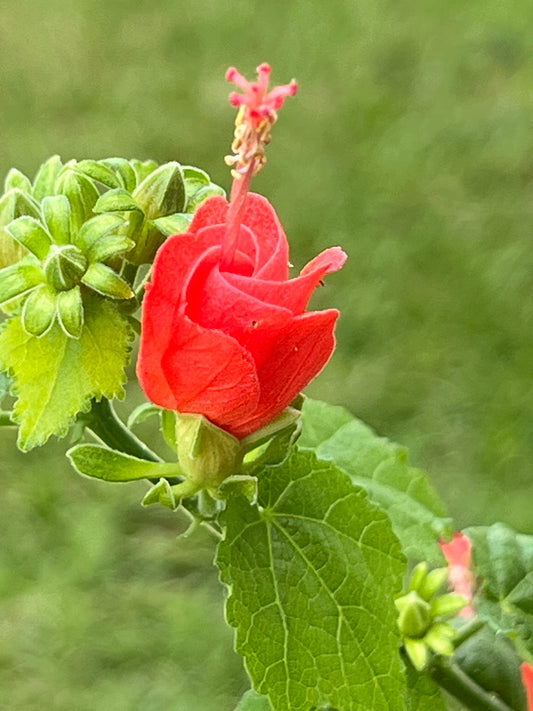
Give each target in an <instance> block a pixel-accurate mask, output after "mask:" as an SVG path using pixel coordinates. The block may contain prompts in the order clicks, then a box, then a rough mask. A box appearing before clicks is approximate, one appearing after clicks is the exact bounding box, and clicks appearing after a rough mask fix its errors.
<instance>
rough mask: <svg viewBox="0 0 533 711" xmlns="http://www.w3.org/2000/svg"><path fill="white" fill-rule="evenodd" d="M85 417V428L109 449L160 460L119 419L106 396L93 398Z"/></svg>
mask: <svg viewBox="0 0 533 711" xmlns="http://www.w3.org/2000/svg"><path fill="white" fill-rule="evenodd" d="M86 417H87V421H88V424H87V428H88V429H89V430H91V432H92V433H93V434H95V435H96V436H97V437H98V438H99V439H101V440H102V442H104V443H105V444H107V446H108V447H111V449H118V450H119V451H120V452H124V453H125V454H131V455H132V456H133V457H138V458H139V459H146V460H147V461H149V462H160V461H161V457H158V456H157V454H156V453H155V452H152V450H151V449H150V448H149V447H147V446H146V445H145V444H144V442H141V440H140V439H138V438H137V437H136V436H135V435H134V434H133V433H132V432H130V430H129V429H128V428H127V427H126V426H125V425H124V423H123V422H121V420H119V418H118V417H117V415H116V414H115V411H114V410H113V407H112V406H111V403H110V402H109V400H107V399H106V398H102V399H101V400H100V401H99V402H97V401H96V400H93V404H92V407H91V410H90V412H89V413H88V415H87V416H86Z"/></svg>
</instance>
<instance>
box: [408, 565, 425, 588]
mask: <svg viewBox="0 0 533 711" xmlns="http://www.w3.org/2000/svg"><path fill="white" fill-rule="evenodd" d="M427 574H428V564H427V563H426V562H425V561H423V562H422V563H418V565H416V566H415V567H414V568H413V572H412V573H411V578H410V580H409V590H415V591H417V592H418V590H420V586H421V585H422V583H423V582H424V580H425V579H426V575H427Z"/></svg>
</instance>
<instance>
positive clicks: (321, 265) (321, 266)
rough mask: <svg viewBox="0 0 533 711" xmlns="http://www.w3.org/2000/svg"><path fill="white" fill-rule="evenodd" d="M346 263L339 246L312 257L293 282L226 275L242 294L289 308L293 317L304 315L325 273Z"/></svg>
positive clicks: (344, 255) (291, 280) (229, 281)
mask: <svg viewBox="0 0 533 711" xmlns="http://www.w3.org/2000/svg"><path fill="white" fill-rule="evenodd" d="M345 261H346V254H345V253H344V252H343V251H342V249H340V247H331V248H330V249H326V250H325V251H324V252H322V253H321V254H319V255H318V257H315V258H314V259H313V260H312V261H311V262H309V264H308V265H307V266H306V267H304V269H303V270H302V273H301V275H300V276H299V277H296V279H290V280H289V281H284V282H279V281H265V280H263V279H257V278H255V277H246V276H241V275H238V274H225V275H224V276H225V277H226V279H227V281H228V283H229V284H231V285H233V286H234V287H236V288H237V289H240V290H241V291H242V292H244V293H246V294H248V295H250V296H253V297H254V298H256V299H258V300H260V301H263V302H264V303H267V304H270V305H272V306H281V307H283V308H285V309H289V310H290V311H291V312H292V313H293V314H294V315H295V316H297V315H299V314H301V313H303V312H304V311H305V309H306V307H307V304H308V303H309V299H310V298H311V295H312V293H313V291H314V289H315V288H316V286H317V285H318V284H319V283H320V281H321V279H322V277H323V276H324V275H325V274H330V273H331V272H334V271H337V270H338V269H340V268H341V267H342V265H343V264H344V262H345Z"/></svg>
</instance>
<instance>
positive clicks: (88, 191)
mask: <svg viewBox="0 0 533 711" xmlns="http://www.w3.org/2000/svg"><path fill="white" fill-rule="evenodd" d="M56 191H57V192H58V193H61V194H62V195H66V196H67V197H68V200H69V202H70V233H71V235H75V234H76V233H77V232H78V231H79V230H80V229H81V226H82V225H83V223H84V222H85V221H86V220H88V219H89V218H90V217H92V216H93V214H94V212H93V208H94V206H95V204H96V201H97V200H98V195H99V193H98V190H97V189H96V186H95V184H94V183H93V181H92V180H91V179H90V178H88V177H87V176H86V175H84V174H83V173H76V171H75V170H73V169H72V168H67V169H66V170H63V172H62V173H61V174H60V175H59V177H58V179H57V183H56Z"/></svg>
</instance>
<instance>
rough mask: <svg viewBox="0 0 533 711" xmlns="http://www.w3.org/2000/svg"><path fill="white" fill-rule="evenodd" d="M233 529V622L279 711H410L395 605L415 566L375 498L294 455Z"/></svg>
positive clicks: (238, 504) (221, 554)
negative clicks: (407, 569) (407, 571)
mask: <svg viewBox="0 0 533 711" xmlns="http://www.w3.org/2000/svg"><path fill="white" fill-rule="evenodd" d="M223 524H224V525H225V527H226V535H225V538H224V540H223V541H222V542H221V543H220V546H219V551H218V556H217V563H218V565H219V567H220V570H221V577H222V580H223V581H224V582H225V583H226V584H227V585H228V588H229V590H230V597H229V599H228V603H227V618H228V621H229V623H230V624H231V625H233V626H234V627H236V628H237V632H236V638H237V641H236V644H237V649H238V651H239V652H241V654H243V655H244V657H245V659H246V664H247V668H248V671H249V673H250V675H251V677H252V680H253V682H254V686H255V688H256V689H257V690H258V691H259V692H261V693H263V694H268V696H269V698H270V701H271V704H272V706H273V708H274V709H275V711H288V710H289V709H290V710H291V711H300V710H301V711H304V710H305V711H308V710H309V709H311V708H314V707H315V706H316V707H318V708H320V707H322V706H324V705H327V704H331V706H332V707H333V708H336V709H342V711H368V710H369V709H387V710H388V711H395V710H398V711H400V709H403V692H404V680H403V674H402V671H401V663H400V658H399V653H398V645H399V639H398V627H397V622H396V618H397V614H396V609H395V606H394V597H395V595H396V594H397V593H398V592H399V590H400V588H401V584H402V578H403V574H404V560H403V556H402V554H401V551H400V547H399V545H398V541H397V539H396V538H395V536H394V534H393V533H392V530H391V527H390V523H389V521H388V519H387V517H386V515H385V514H384V513H382V512H381V511H379V509H377V507H375V506H373V505H372V504H371V503H370V502H369V501H368V500H367V498H366V495H365V494H364V492H362V491H361V490H357V489H355V488H354V487H353V485H352V484H351V482H350V480H349V478H348V477H347V476H346V475H345V474H343V473H342V472H341V471H339V470H338V469H337V468H336V467H335V466H334V465H333V464H331V463H328V462H320V461H319V460H317V459H316V457H315V456H314V454H313V453H312V452H301V451H298V450H295V451H294V452H293V454H292V455H291V456H290V458H289V459H288V460H287V461H286V462H285V463H284V464H283V465H281V466H278V467H272V468H267V469H266V470H265V473H264V475H263V476H262V478H261V480H260V482H259V491H258V505H257V506H253V505H250V504H249V502H248V501H247V500H246V499H245V498H244V497H234V498H230V499H229V501H228V503H227V509H226V512H225V514H224V516H223Z"/></svg>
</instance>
